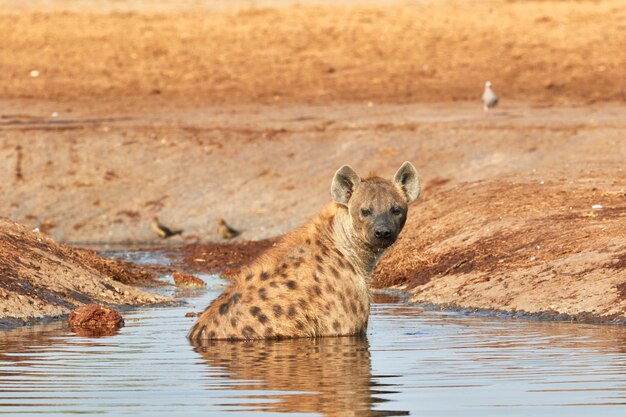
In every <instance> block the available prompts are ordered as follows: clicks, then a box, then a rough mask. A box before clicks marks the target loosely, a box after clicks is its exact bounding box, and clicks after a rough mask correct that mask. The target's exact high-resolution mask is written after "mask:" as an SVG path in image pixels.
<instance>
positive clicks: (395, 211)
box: [391, 206, 402, 216]
mask: <svg viewBox="0 0 626 417" xmlns="http://www.w3.org/2000/svg"><path fill="white" fill-rule="evenodd" d="M391 214H393V215H395V216H399V215H401V214H402V209H401V208H400V207H398V206H395V207H392V208H391Z"/></svg>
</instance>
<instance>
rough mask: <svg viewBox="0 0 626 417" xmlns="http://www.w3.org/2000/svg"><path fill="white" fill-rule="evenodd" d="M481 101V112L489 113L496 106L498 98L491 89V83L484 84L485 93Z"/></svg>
mask: <svg viewBox="0 0 626 417" xmlns="http://www.w3.org/2000/svg"><path fill="white" fill-rule="evenodd" d="M481 100H482V101H483V110H485V111H489V109H493V108H494V107H496V106H497V105H498V96H497V95H496V93H494V92H493V90H492V89H491V81H487V82H486V83H485V91H484V92H483V96H482V97H481Z"/></svg>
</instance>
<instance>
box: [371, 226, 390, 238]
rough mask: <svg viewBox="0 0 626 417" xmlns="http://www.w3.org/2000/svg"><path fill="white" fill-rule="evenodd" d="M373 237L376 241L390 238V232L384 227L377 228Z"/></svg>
mask: <svg viewBox="0 0 626 417" xmlns="http://www.w3.org/2000/svg"><path fill="white" fill-rule="evenodd" d="M374 236H376V238H377V239H388V238H390V237H391V230H389V229H388V228H386V227H379V228H377V229H376V230H374Z"/></svg>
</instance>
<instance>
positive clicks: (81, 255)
mask: <svg viewBox="0 0 626 417" xmlns="http://www.w3.org/2000/svg"><path fill="white" fill-rule="evenodd" d="M151 282H153V281H152V275H151V274H150V273H149V272H147V271H143V270H141V269H140V268H138V267H136V266H132V265H128V264H124V263H122V262H117V261H112V260H106V259H102V258H100V257H98V256H97V255H96V254H95V253H94V252H91V251H87V250H82V249H81V250H76V249H71V248H69V247H67V246H63V245H59V244H57V243H56V242H54V241H53V240H52V239H50V238H49V237H47V236H45V235H44V234H42V233H40V232H35V231H32V230H30V229H27V228H26V227H24V226H22V225H19V224H17V223H15V222H12V221H11V220H9V219H6V218H0V328H6V327H13V326H18V325H23V324H27V323H34V322H36V321H41V320H45V319H57V318H61V317H63V316H65V315H67V314H69V313H70V311H71V310H73V309H74V308H75V307H76V306H79V305H81V304H88V303H99V304H109V305H115V306H133V305H141V304H157V303H163V302H168V299H167V298H165V297H161V296H158V295H155V294H150V293H148V292H144V291H140V290H138V289H137V288H135V287H134V285H137V284H142V285H145V284H148V283H151Z"/></svg>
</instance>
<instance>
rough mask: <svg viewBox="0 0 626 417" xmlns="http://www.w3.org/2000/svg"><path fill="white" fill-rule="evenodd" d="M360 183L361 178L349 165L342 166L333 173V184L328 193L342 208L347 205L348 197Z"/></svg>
mask: <svg viewBox="0 0 626 417" xmlns="http://www.w3.org/2000/svg"><path fill="white" fill-rule="evenodd" d="M360 183H361V178H360V177H359V176H358V175H357V173H356V172H354V170H353V169H352V167H351V166H350V165H344V166H342V167H341V168H339V170H338V171H337V172H336V173H335V177H334V178H333V184H332V185H331V187H330V193H331V194H332V196H333V199H334V200H335V202H337V203H339V204H342V205H344V206H347V205H348V201H350V197H352V194H353V193H354V190H356V187H358V186H359V184H360Z"/></svg>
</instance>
